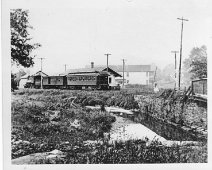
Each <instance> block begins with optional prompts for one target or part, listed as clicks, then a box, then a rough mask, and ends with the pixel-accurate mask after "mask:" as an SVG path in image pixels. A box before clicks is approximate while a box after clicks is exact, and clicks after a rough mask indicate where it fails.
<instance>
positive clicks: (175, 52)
mask: <svg viewBox="0 0 212 170" xmlns="http://www.w3.org/2000/svg"><path fill="white" fill-rule="evenodd" d="M171 53H174V58H175V62H174V69H175V74H174V78H175V85H174V87H175V88H176V83H177V82H176V78H177V53H179V51H171Z"/></svg>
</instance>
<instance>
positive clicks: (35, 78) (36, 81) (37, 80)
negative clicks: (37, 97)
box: [29, 71, 48, 88]
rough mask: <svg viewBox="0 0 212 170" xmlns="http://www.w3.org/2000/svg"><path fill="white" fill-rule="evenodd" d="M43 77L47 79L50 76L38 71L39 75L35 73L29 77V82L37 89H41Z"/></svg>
mask: <svg viewBox="0 0 212 170" xmlns="http://www.w3.org/2000/svg"><path fill="white" fill-rule="evenodd" d="M41 76H42V77H45V76H48V75H47V74H46V73H44V72H41V71H38V72H37V73H35V74H33V75H31V76H30V77H29V80H31V82H32V83H33V84H34V86H35V88H40V87H41Z"/></svg>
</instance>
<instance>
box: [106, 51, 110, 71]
mask: <svg viewBox="0 0 212 170" xmlns="http://www.w3.org/2000/svg"><path fill="white" fill-rule="evenodd" d="M105 55H106V56H107V72H108V56H109V55H111V54H105Z"/></svg>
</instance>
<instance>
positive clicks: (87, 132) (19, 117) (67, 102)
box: [11, 90, 207, 163]
mask: <svg viewBox="0 0 212 170" xmlns="http://www.w3.org/2000/svg"><path fill="white" fill-rule="evenodd" d="M135 93H136V94H141V92H139V93H138V92H137V91H130V92H129V91H126V90H125V91H120V92H119V91H68V90H23V91H16V92H14V93H13V96H12V98H13V101H12V108H11V111H12V112H11V113H12V114H11V116H12V158H17V157H20V156H24V155H28V154H31V153H38V152H47V151H52V150H54V149H58V150H60V151H63V152H64V153H65V154H66V156H65V157H64V158H60V159H55V160H53V161H52V160H43V159H42V160H39V161H38V162H37V163H174V162H207V146H206V144H201V145H200V146H172V147H167V146H163V145H161V144H160V143H159V142H157V141H156V142H153V143H152V144H151V145H146V142H147V141H142V140H137V141H127V142H116V143H113V144H111V143H109V142H108V141H107V140H105V138H104V133H105V132H109V131H110V128H111V126H112V123H113V122H114V121H115V117H113V116H111V115H110V114H108V113H106V112H104V109H103V108H104V106H105V105H108V106H119V107H124V108H126V109H134V108H139V106H138V103H137V102H136V101H135V100H134V97H133V96H134V94H135ZM142 93H144V92H143V91H142ZM146 95H148V94H146ZM85 105H102V107H103V108H102V111H95V110H90V109H86V108H85V107H84V106H85ZM88 140H92V141H97V143H96V144H92V145H85V142H86V141H88ZM98 142H99V143H98Z"/></svg>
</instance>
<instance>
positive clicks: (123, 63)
mask: <svg viewBox="0 0 212 170" xmlns="http://www.w3.org/2000/svg"><path fill="white" fill-rule="evenodd" d="M122 61H123V88H124V65H125V61H124V59H122Z"/></svg>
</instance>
